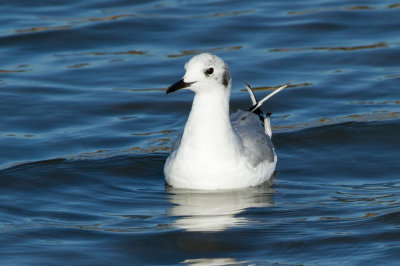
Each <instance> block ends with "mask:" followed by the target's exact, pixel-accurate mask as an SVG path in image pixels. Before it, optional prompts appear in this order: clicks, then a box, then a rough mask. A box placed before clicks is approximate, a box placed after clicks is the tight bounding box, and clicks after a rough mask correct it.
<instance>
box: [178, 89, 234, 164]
mask: <svg viewBox="0 0 400 266" xmlns="http://www.w3.org/2000/svg"><path fill="white" fill-rule="evenodd" d="M229 95H230V90H229V89H226V90H225V89H221V90H219V89H216V90H215V91H213V92H210V91H207V92H197V93H196V94H195V96H194V100H193V105H192V110H191V111H190V114H189V118H188V121H187V123H186V125H185V129H184V132H183V136H182V139H181V146H180V148H179V153H180V156H184V157H186V158H193V159H195V160H206V161H216V162H218V161H220V160H221V158H226V159H228V158H231V157H232V156H234V155H235V154H237V153H238V149H239V148H240V144H239V141H238V139H237V137H236V135H235V133H234V132H233V129H232V126H231V122H230V119H229ZM232 143H236V144H237V145H232Z"/></svg>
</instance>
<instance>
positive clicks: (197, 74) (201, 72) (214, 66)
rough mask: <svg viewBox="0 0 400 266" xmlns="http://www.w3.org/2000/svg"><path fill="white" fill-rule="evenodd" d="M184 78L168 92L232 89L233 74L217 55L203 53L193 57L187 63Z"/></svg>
mask: <svg viewBox="0 0 400 266" xmlns="http://www.w3.org/2000/svg"><path fill="white" fill-rule="evenodd" d="M185 70H186V73H185V75H184V76H183V79H181V80H180V81H178V82H176V83H175V84H173V85H172V86H171V87H169V88H168V90H167V93H170V92H174V91H176V90H179V89H189V90H192V91H194V92H196V93H202V92H209V91H213V90H228V91H229V90H230V88H231V76H230V74H229V70H228V66H227V65H226V64H225V62H224V61H222V59H221V58H219V57H218V56H216V55H212V54H209V53H203V54H199V55H196V56H194V57H192V58H191V59H190V60H189V62H187V63H186V65H185Z"/></svg>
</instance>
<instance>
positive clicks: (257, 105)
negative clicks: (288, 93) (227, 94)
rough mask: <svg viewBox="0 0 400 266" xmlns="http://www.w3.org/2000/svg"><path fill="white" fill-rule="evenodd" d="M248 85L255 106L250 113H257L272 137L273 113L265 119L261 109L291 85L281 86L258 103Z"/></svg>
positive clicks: (268, 114)
mask: <svg viewBox="0 0 400 266" xmlns="http://www.w3.org/2000/svg"><path fill="white" fill-rule="evenodd" d="M245 83H246V89H247V91H248V92H249V94H250V99H251V102H252V104H253V106H252V107H250V108H249V110H248V111H249V112H251V113H255V114H257V115H258V116H259V117H260V119H261V121H262V122H264V128H265V133H266V134H267V135H268V136H270V137H272V130H271V123H270V119H269V118H270V116H271V113H267V115H266V116H265V117H264V114H263V112H262V110H261V109H260V107H261V106H262V105H263V103H264V102H265V101H266V100H268V99H269V98H271V97H272V96H274V95H275V94H277V93H278V92H280V91H281V90H283V89H284V88H286V87H287V86H289V83H286V84H285V85H283V86H280V87H279V88H277V89H276V90H274V91H273V92H271V93H270V94H268V95H267V96H265V97H264V98H262V99H261V101H258V100H257V98H256V96H255V95H254V92H253V89H252V88H251V87H250V85H249V83H247V82H245Z"/></svg>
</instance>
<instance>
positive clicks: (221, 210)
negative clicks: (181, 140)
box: [0, 0, 400, 265]
mask: <svg viewBox="0 0 400 266" xmlns="http://www.w3.org/2000/svg"><path fill="white" fill-rule="evenodd" d="M0 8H1V11H2V12H1V13H2V15H1V16H0V118H1V119H0V264H2V265H9V264H12V265H20V264H34V265H42V264H51V265H54V264H57V265H58V264H66V265H70V264H76V265H87V264H104V265H108V264H113V265H115V264H136V265H146V264H147V265H149V264H150V265H156V264H164V265H174V264H187V265H232V264H239V265H271V264H287V265H292V264H293V265H298V264H307V265H315V264H318V265H337V264H343V265H354V264H387V265H394V264H396V263H397V262H398V261H399V259H400V176H399V173H400V163H399V157H400V156H399V155H400V135H399V132H400V90H399V87H400V34H399V28H400V15H399V14H400V3H398V2H393V1H333V0H326V1H316V0H309V1H294V0H292V1H277V0H276V1H268V2H267V1H251V0H250V1H172V0H171V1H160V0H158V1H134V2H132V1H123V0H121V1H110V0H103V1H63V2H60V1H58V2H54V1H39V2H37V1H36V2H34V3H33V2H32V1H26V0H25V1H24V0H22V1H1V3H0ZM201 52H211V53H215V54H217V55H219V56H220V57H222V58H223V59H224V60H225V61H226V62H227V63H228V65H229V68H230V72H231V76H232V78H233V88H232V95H231V106H232V111H235V110H236V109H237V108H246V107H248V106H249V104H250V101H249V98H248V95H247V92H245V91H243V90H244V88H245V87H244V83H243V82H244V81H248V82H249V83H250V84H251V85H252V86H253V87H256V88H257V95H259V97H261V96H263V95H266V94H267V93H269V90H270V89H272V88H274V87H276V86H278V85H281V84H284V83H287V82H289V81H291V86H290V88H288V89H286V90H284V91H282V92H281V93H279V94H278V95H276V96H274V97H273V98H272V99H271V100H270V101H269V102H268V103H267V104H266V106H265V108H264V110H265V111H270V112H272V113H273V115H272V124H273V133H274V136H273V142H274V145H275V149H276V152H277V155H278V165H277V172H276V175H275V178H276V184H275V186H274V187H272V188H271V187H267V186H265V185H264V186H263V185H262V186H259V187H255V188H248V189H241V190H234V191H224V192H221V191H219V192H207V191H188V190H179V189H173V188H170V187H166V186H165V184H164V176H163V165H164V161H165V159H166V158H167V156H168V152H169V149H170V147H171V145H172V143H173V141H174V139H175V138H176V137H177V136H178V135H179V134H180V132H181V130H182V129H183V126H184V124H185V122H186V119H187V116H188V113H189V111H190V106H191V101H192V97H193V95H192V94H191V93H190V92H184V91H182V92H181V91H180V92H176V93H174V94H171V95H165V88H166V87H168V86H169V85H171V84H172V83H173V82H175V81H177V80H179V79H180V78H181V77H182V75H183V73H184V69H183V65H184V63H185V62H186V61H187V60H189V59H190V57H191V56H193V55H195V54H198V53H201Z"/></svg>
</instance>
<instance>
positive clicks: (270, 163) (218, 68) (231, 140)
mask: <svg viewBox="0 0 400 266" xmlns="http://www.w3.org/2000/svg"><path fill="white" fill-rule="evenodd" d="M185 69H186V74H185V76H184V78H183V79H182V80H181V81H179V82H177V83H175V84H174V85H172V86H171V87H170V88H169V89H168V91H167V93H169V92H173V91H176V90H178V89H181V88H187V89H190V90H192V91H194V92H195V96H194V100H193V105H192V109H191V111H190V114H189V118H188V120H187V122H186V125H185V129H184V131H183V133H182V135H181V136H180V137H179V138H178V139H177V141H176V142H175V144H174V146H173V147H172V151H171V154H170V156H169V157H168V159H167V161H166V163H165V166H164V174H165V178H166V181H167V183H168V184H169V185H171V186H173V187H177V188H189V189H234V188H243V187H250V186H256V185H258V184H260V183H263V182H266V181H269V180H270V179H271V176H272V174H273V173H274V171H275V166H276V163H277V157H276V154H275V151H274V147H273V145H272V142H271V134H270V132H271V128H270V123H269V117H268V116H267V117H266V118H265V121H264V122H265V126H264V123H263V122H262V121H261V120H260V117H259V115H257V114H254V113H251V112H247V111H241V110H238V111H237V112H236V113H234V114H232V115H231V116H229V97H230V90H231V78H230V75H229V71H228V67H227V65H226V64H225V63H224V62H223V61H222V60H221V59H220V58H219V57H217V56H215V55H211V54H200V55H197V56H195V57H193V58H192V59H191V60H190V61H189V62H188V63H187V64H186V65H185ZM268 133H269V134H268Z"/></svg>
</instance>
